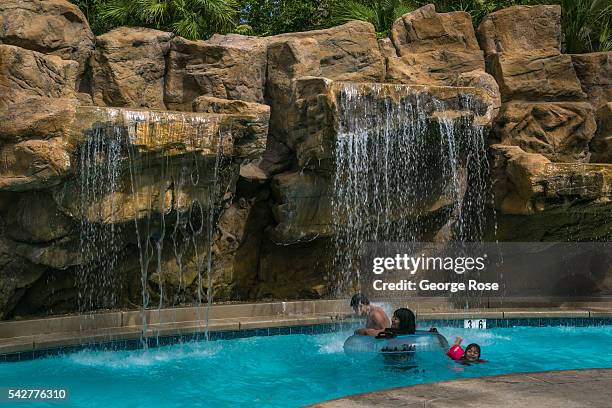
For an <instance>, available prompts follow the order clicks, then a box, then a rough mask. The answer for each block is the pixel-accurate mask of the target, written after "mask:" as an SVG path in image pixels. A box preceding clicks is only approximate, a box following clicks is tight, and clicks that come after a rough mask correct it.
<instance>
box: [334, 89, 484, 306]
mask: <svg viewBox="0 0 612 408" xmlns="http://www.w3.org/2000/svg"><path fill="white" fill-rule="evenodd" d="M337 110H338V116H339V117H338V134H337V138H336V145H335V174H334V179H333V198H332V213H333V220H334V222H335V232H336V233H335V238H334V246H335V257H334V271H336V272H335V273H339V274H340V275H341V277H339V278H337V279H336V281H337V282H341V283H340V287H339V288H338V291H339V292H340V293H343V294H348V292H350V291H352V290H355V289H356V284H357V283H358V282H359V280H360V277H359V273H360V272H359V267H358V265H359V256H360V251H361V249H362V247H363V244H364V243H366V242H414V241H432V240H462V241H479V240H481V239H482V234H483V230H484V214H483V212H484V206H485V201H486V198H487V184H486V183H487V179H488V173H487V172H488V163H487V156H486V149H485V140H484V137H485V130H484V129H483V127H482V126H477V125H473V124H472V117H471V115H470V111H471V100H470V98H469V97H468V96H462V97H460V98H459V100H453V101H446V100H441V99H436V98H435V97H433V96H432V94H431V93H429V91H428V90H427V89H420V88H414V89H413V88H410V87H407V86H402V85H383V84H350V83H345V84H342V88H341V89H340V90H339V92H338V96H337Z"/></svg>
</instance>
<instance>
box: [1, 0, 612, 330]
mask: <svg viewBox="0 0 612 408" xmlns="http://www.w3.org/2000/svg"><path fill="white" fill-rule="evenodd" d="M390 33H391V34H390V38H388V39H383V40H377V39H376V35H375V32H374V28H373V27H372V26H371V25H370V24H368V23H365V22H351V23H348V24H345V25H342V26H339V27H334V28H330V29H326V30H318V31H311V32H306V33H291V34H282V35H278V36H274V37H265V38H258V37H248V36H241V35H235V34H230V35H215V36H213V37H212V38H211V39H209V40H206V41H190V40H186V39H183V38H181V37H177V36H174V35H173V34H171V33H165V32H160V31H157V30H151V29H145V28H127V27H122V28H117V29H115V30H113V31H111V32H109V33H106V34H103V35H101V36H99V37H97V38H95V37H94V35H93V34H92V32H91V30H90V29H89V26H88V24H87V21H86V19H85V17H84V16H83V14H82V13H81V12H80V10H78V8H77V7H76V6H74V5H72V4H71V3H69V2H67V1H64V0H45V1H41V0H5V1H2V2H1V3H0V94H1V97H0V318H13V317H17V316H27V315H33V314H41V313H62V312H71V311H75V310H77V309H79V308H81V306H82V305H79V300H78V299H79V290H80V289H79V279H81V280H82V279H83V278H82V276H81V277H79V276H80V275H79V274H80V273H81V274H82V271H83V270H84V269H87V270H89V271H91V272H90V273H93V274H94V275H95V276H96V278H95V279H93V282H98V286H97V287H96V288H94V289H92V290H93V291H95V290H99V292H100V293H98V294H95V293H94V294H93V295H91V296H92V299H95V300H96V301H95V302H94V301H93V300H92V303H91V305H90V307H92V308H98V307H135V306H137V305H140V304H142V295H141V291H142V283H143V282H142V281H141V267H139V265H138V263H139V261H138V259H139V256H140V255H141V252H140V251H139V249H138V243H139V242H140V244H141V247H143V246H146V245H144V244H143V243H147V245H153V246H154V245H155V243H156V242H160V231H162V230H164V229H160V228H161V227H160V225H165V226H166V229H165V230H169V229H170V228H171V227H172V228H175V230H180V228H183V227H181V225H184V224H181V222H179V221H178V220H181V219H187V220H190V218H189V217H183V218H182V216H181V214H183V213H185V212H187V213H189V211H191V207H190V209H187V208H186V207H185V208H183V207H181V205H177V204H178V203H180V200H181V197H183V195H182V190H181V187H180V186H182V185H183V184H182V181H181V180H182V177H186V176H185V174H190V173H189V172H190V171H191V170H189V169H191V167H190V166H191V165H187V164H186V163H187V161H188V160H187V159H188V158H189V157H191V158H193V157H197V160H196V161H198V160H200V161H201V162H202V163H209V164H210V163H211V161H210V160H212V157H213V156H214V157H216V153H217V152H216V151H206V149H202V148H199V147H197V146H196V147H193V146H191V147H189V146H187V144H186V143H185V142H186V141H187V139H185V135H186V134H188V133H189V131H188V130H185V129H178V130H177V129H176V128H175V129H174V130H173V131H172V132H170V133H171V134H173V135H174V136H173V137H176V138H177V139H176V140H173V142H172V143H166V144H164V147H163V149H162V148H158V147H159V146H157V145H156V143H157V142H156V140H158V138H161V139H160V140H162V141H163V140H164V136H163V135H164V134H166V135H167V134H168V131H167V123H168V120H167V119H160V117H162V118H163V117H166V118H168V117H172V118H174V119H172V121H178V122H179V123H184V122H185V121H186V123H189V121H190V120H192V119H193V118H197V121H205V120H210V119H211V118H215V119H214V121H216V123H221V124H223V126H221V128H223V129H225V130H224V131H225V132H226V133H227V134H228V135H229V136H228V137H229V139H228V140H226V142H228V143H229V144H228V145H227V146H226V148H225V149H224V150H223V154H222V157H223V160H221V167H220V168H219V169H218V170H219V171H220V173H218V175H221V176H219V177H220V178H219V180H221V181H222V182H221V183H220V184H222V187H220V189H219V191H218V192H217V195H218V196H217V195H215V197H216V198H215V199H214V201H213V202H214V203H215V204H214V208H213V211H212V212H213V213H214V217H213V218H214V219H213V224H212V228H213V230H212V237H213V240H214V241H213V245H212V260H211V261H212V271H213V279H212V287H210V288H209V287H208V284H207V283H206V282H205V283H204V284H203V285H201V290H200V295H201V293H207V292H208V291H212V292H213V293H214V299H215V300H247V299H265V298H305V297H321V296H329V289H330V288H331V286H332V285H331V284H330V282H329V281H326V277H327V276H328V273H329V270H330V265H331V262H332V258H333V251H334V250H335V249H333V244H332V240H333V237H334V229H333V225H332V224H333V223H332V222H330V219H331V217H332V215H331V214H332V212H331V208H330V195H331V191H330V189H331V187H332V183H331V175H332V173H333V167H334V150H333V141H334V138H335V137H336V135H337V131H338V111H337V106H336V105H335V99H334V97H332V96H330V95H332V94H333V93H330V91H329V89H331V88H333V87H334V85H333V83H340V82H342V81H344V82H349V83H391V84H398V85H409V86H420V87H422V88H421V89H422V92H424V93H426V94H429V95H436V92H438V93H439V92H440V89H446V88H435V89H437V90H434V88H433V87H475V88H478V91H477V92H476V94H477V95H478V98H479V100H481V101H485V102H483V103H484V104H485V105H486V106H487V112H486V114H483V115H481V116H480V118H479V119H478V120H479V121H480V123H479V124H480V125H482V126H485V127H486V128H488V129H492V131H491V134H490V136H489V139H490V142H491V147H490V149H489V152H490V153H491V159H490V163H491V173H490V174H491V177H492V180H491V184H492V186H493V193H494V198H493V200H492V202H491V205H492V206H493V207H495V208H496V209H497V221H496V222H497V223H498V228H491V229H490V231H491V232H490V234H489V235H490V236H489V238H490V239H500V240H504V239H508V240H520V241H530V240H535V241H537V240H609V239H610V238H612V236H611V235H612V227H611V223H612V217H611V216H610V210H611V205H610V199H611V195H612V187H611V184H612V182H611V180H612V179H611V171H610V166H611V163H612V134H611V133H610V132H611V129H612V126H611V123H612V122H611V119H610V118H611V117H612V115H611V110H612V96H611V95H612V91H611V89H612V88H611V82H610V81H611V76H610V70H611V68H610V59H611V54H610V53H594V54H584V55H565V54H562V53H561V30H560V9H559V7H558V6H530V7H527V6H516V7H511V8H509V9H505V10H501V11H498V12H495V13H492V14H490V15H489V16H487V17H485V19H484V20H483V22H482V24H481V26H480V27H479V28H478V29H477V30H476V31H475V30H474V28H473V26H472V23H471V19H470V17H469V15H468V14H467V13H463V12H453V13H437V12H436V11H435V8H434V6H433V5H428V6H425V7H422V8H420V9H418V10H416V11H414V12H412V13H408V14H406V15H404V16H402V17H401V18H400V19H398V20H397V21H396V22H395V23H394V24H393V26H392V27H391V31H390ZM330 87H331V88H330ZM423 87H424V88H423ZM428 87H429V88H431V89H432V91H429V90H428ZM453 89H454V90H447V91H445V92H448V93H450V94H453V95H455V96H458V95H473V94H474V91H473V90H467V89H462V88H453ZM502 102H503V103H502ZM93 106H97V107H98V109H100V110H96V109H95V108H92V107H93ZM107 108H108V109H107ZM110 108H122V109H123V110H113V109H110ZM166 110H168V111H179V112H181V111H182V112H191V113H189V114H188V118H190V119H186V117H181V116H180V114H179V113H172V114H170V113H168V114H167V115H166V116H164V114H163V112H164V111H166ZM112 112H115V113H112ZM151 112H158V113H154V114H153V116H154V117H155V119H154V120H153V123H157V124H156V125H152V126H153V127H152V128H151V129H157V130H154V131H153V130H151V131H152V132H153V133H152V135H153V136H154V137H153V139H149V141H148V142H147V143H144V144H143V145H142V146H143V147H142V149H143V150H142V151H141V152H140V154H141V155H142V160H141V159H138V160H137V161H136V162H137V163H138V164H139V166H140V167H138V172H137V174H138V175H139V177H140V180H142V182H141V183H140V185H141V186H143V188H145V187H144V186H146V185H147V183H146V180H151V184H150V185H151V186H155V188H156V189H158V190H159V188H160V186H161V185H163V186H165V187H164V189H163V190H160V191H157V192H155V193H153V192H152V191H148V192H147V193H146V194H144V193H143V195H144V196H146V197H149V198H151V197H154V200H153V202H155V203H165V202H166V201H165V200H166V197H167V205H164V206H163V207H162V208H164V210H163V211H151V206H148V207H146V208H145V211H144V212H143V211H140V212H139V211H137V209H138V208H139V207H138V206H137V205H134V204H133V203H134V202H135V201H137V199H138V197H140V196H139V195H138V194H139V192H138V191H136V190H134V189H132V188H130V189H127V190H123V191H121V190H117V191H116V192H112V194H111V193H110V192H108V194H106V193H105V192H104V191H102V190H101V192H100V194H99V196H96V197H97V199H99V200H101V203H102V204H101V205H99V206H98V207H100V208H102V209H104V208H106V209H108V208H109V207H108V206H105V204H104V203H107V202H111V203H122V204H121V205H120V206H119V207H113V208H114V210H115V212H111V213H112V215H111V216H109V217H107V218H105V219H106V220H107V221H108V220H110V221H109V222H106V223H105V222H104V220H102V221H101V220H97V221H96V225H98V224H99V225H106V226H105V227H104V228H107V227H108V228H111V226H112V228H113V229H112V234H115V235H114V236H116V241H113V244H112V245H107V244H104V245H102V249H101V250H100V251H98V252H96V251H93V249H92V248H89V250H90V252H92V253H94V252H95V253H97V258H95V257H94V259H90V260H87V264H84V260H83V258H82V256H81V254H82V252H83V242H82V237H83V236H86V235H83V234H84V232H83V231H84V225H89V224H84V218H83V216H82V215H80V214H84V212H83V211H82V210H83V208H82V207H83V205H82V203H80V202H79V199H78V197H77V196H75V195H74V194H72V195H71V194H68V193H66V192H70V191H71V188H74V185H75V183H76V182H77V179H78V177H80V174H81V175H82V172H80V171H78V169H77V167H76V166H75V164H76V163H78V162H79V158H80V157H81V156H79V155H80V154H81V153H82V152H83V146H87V142H86V141H87V140H88V139H87V137H92V136H91V135H92V134H96V132H100V131H101V130H100V129H107V128H108V126H109V125H112V126H115V125H117V126H115V127H112V126H111V128H112V129H115V128H118V129H122V130H121V131H120V132H119V134H126V135H127V134H129V129H130V126H136V127H137V126H138V125H137V123H143V122H138V121H136V122H134V121H133V120H132V119H133V118H134V117H135V116H136V117H138V116H139V115H140V116H142V115H144V116H147V115H148V116H147V117H151ZM159 112H161V113H159ZM111 113H112V114H113V115H119V116H121V117H125V115H128V116H129V117H131V118H132V119H130V120H127V121H126V122H121V123H120V124H117V123H116V122H115V119H112V118H111V117H110V116H109V115H110V114H111ZM100 115H102V118H101V117H100ZM160 115H161V116H160ZM177 115H178V116H177ZM111 116H112V115H111ZM477 116H478V115H477ZM79 117H80V118H83V117H86V118H89V119H87V120H77V118H79ZM92 118H93V119H96V120H93V119H92ZM207 118H208V119H207ZM159 120H161V121H162V125H161V128H159V129H158V127H159V126H160V125H159ZM193 120H196V119H193ZM172 121H171V122H172ZM135 123H136V124H135ZM163 123H166V125H163ZM113 124H114V125H113ZM225 125H227V126H225ZM164 126H166V128H165V129H166V130H163V129H164ZM218 129H219V127H217V125H215V126H211V127H210V128H209V131H212V130H215V131H217V130H218ZM122 132H123V133H122ZM85 135H90V136H87V137H85ZM123 137H125V136H123ZM199 137H201V135H200V136H199ZM211 138H213V136H212V135H211V134H210V133H209V134H208V139H207V140H212V139H211ZM156 146H157V147H156ZM181 146H182V147H181ZM264 146H265V149H264ZM124 153H125V152H124ZM211 154H212V156H211ZM139 157H140V156H139ZM130 160H132V161H130ZM133 160H134V157H131V156H130V157H128V156H126V155H125V154H124V155H123V156H121V158H120V160H119V163H120V165H119V167H120V168H122V169H124V170H126V171H127V169H128V167H129V163H132V164H133V163H134V162H133ZM191 162H193V160H191ZM143 163H144V164H145V165H142V164H143ZM92 166H94V167H95V161H94V165H92ZM204 168H205V169H206V171H208V172H210V170H211V169H210V166H208V167H206V165H205V166H204ZM160 172H161V173H160ZM185 172H187V173H185ZM121 174H123V175H126V174H129V172H127V173H121ZM200 175H206V177H208V176H209V173H205V172H204V173H201V174H200ZM208 181H210V180H207V182H208ZM128 184H129V183H128ZM155 188H154V189H153V190H155ZM145 190H146V188H145ZM194 194H195V193H194ZM189 197H191V196H189ZM105 199H106V200H107V201H104V200H105ZM190 199H191V198H189V200H190ZM108 200H110V201H108ZM201 201H206V199H201ZM185 202H187V201H185ZM130 203H132V204H130ZM117 208H121V209H122V210H121V211H123V213H124V215H125V216H123V217H119V216H118V215H117V214H116V212H117V211H116V210H117ZM121 211H119V213H121ZM191 212H193V211H191ZM140 213H143V214H146V216H144V215H143V216H142V217H139V216H138V215H135V214H140ZM152 214H153V215H152ZM134 219H135V220H136V222H134ZM145 219H146V220H152V226H151V225H149V226H147V228H146V229H139V226H141V221H140V220H145ZM128 220H129V221H128ZM85 221H87V222H89V221H91V220H89V221H88V220H85ZM491 224H494V223H493V222H492V223H491ZM115 227H116V229H114V228H115ZM145 230H146V231H147V233H148V234H150V236H145V237H140V236H136V235H138V234H137V232H140V231H145ZM96 231H97V230H96ZM494 232H496V234H497V235H493V234H494ZM185 234H187V233H185ZM188 235H189V234H187V235H185V236H188ZM161 236H162V237H163V238H162V241H163V242H165V243H166V244H165V245H164V247H163V248H164V249H163V251H161V252H160V254H161V258H160V265H162V268H161V269H162V271H163V272H162V273H161V274H160V273H157V272H155V271H156V270H157V269H156V268H155V267H152V268H151V271H152V272H151V273H150V274H149V275H147V277H146V279H145V281H144V284H145V286H146V287H147V290H148V291H149V292H150V293H151V299H150V300H151V302H153V303H154V302H157V301H159V300H160V297H161V298H162V303H163V304H164V305H176V304H180V303H189V302H193V301H195V300H196V299H197V298H198V283H197V279H196V276H197V275H198V274H197V271H198V270H199V271H200V272H201V271H202V262H203V258H202V257H201V256H199V255H198V253H197V252H198V251H195V252H196V253H194V251H191V250H190V249H189V248H184V250H181V251H178V252H177V250H176V248H177V246H176V242H177V238H176V236H170V235H163V234H162V235H161ZM207 244H208V243H207ZM177 254H180V257H177ZM200 255H201V254H200ZM103 259H104V260H103ZM177 259H180V262H179V263H178V264H177ZM105 262H106V264H108V262H111V263H112V265H113V269H114V270H116V271H118V276H117V277H116V278H117V280H116V281H112V282H110V283H109V282H108V281H107V280H105V278H104V271H103V269H104V268H102V266H103V265H105ZM152 262H153V263H155V262H156V260H153V261H152ZM79 271H81V272H79ZM105 285H106V286H105ZM163 288H165V289H166V291H165V292H164V290H163ZM109 289H110V290H111V292H112V291H114V292H116V296H115V298H113V299H110V300H109V299H108V298H107V296H106V294H107V292H108V290H109ZM90 292H91V290H90ZM162 293H164V294H163V295H162ZM98 295H99V296H98Z"/></svg>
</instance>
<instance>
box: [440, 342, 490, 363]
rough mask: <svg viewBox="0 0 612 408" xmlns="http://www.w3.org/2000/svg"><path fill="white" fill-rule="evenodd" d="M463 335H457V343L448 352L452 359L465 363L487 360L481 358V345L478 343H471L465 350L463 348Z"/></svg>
mask: <svg viewBox="0 0 612 408" xmlns="http://www.w3.org/2000/svg"><path fill="white" fill-rule="evenodd" d="M462 341H463V337H461V336H457V337H456V338H455V344H454V345H453V346H452V347H451V348H450V349H449V350H448V352H447V353H446V355H447V356H449V357H450V358H451V359H453V360H456V361H460V362H464V363H484V362H485V360H481V359H480V346H479V345H478V344H476V343H472V344H469V345H468V346H467V347H466V348H465V351H463V349H462V348H461V342H462Z"/></svg>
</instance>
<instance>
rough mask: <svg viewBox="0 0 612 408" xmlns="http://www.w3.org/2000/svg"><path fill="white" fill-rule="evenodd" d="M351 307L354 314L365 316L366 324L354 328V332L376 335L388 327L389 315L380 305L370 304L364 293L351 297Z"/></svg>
mask: <svg viewBox="0 0 612 408" xmlns="http://www.w3.org/2000/svg"><path fill="white" fill-rule="evenodd" d="M351 308H352V309H353V311H354V312H355V314H357V315H359V316H366V317H367V320H366V326H365V327H362V328H360V329H357V330H355V334H360V335H363V336H377V335H378V334H379V333H380V332H383V331H384V330H385V328H386V327H389V323H390V321H389V316H387V314H386V313H385V311H384V310H383V309H382V308H381V307H378V306H374V305H371V304H370V300H369V299H368V298H367V296H366V295H364V294H362V293H357V294H356V295H354V296H353V297H352V298H351Z"/></svg>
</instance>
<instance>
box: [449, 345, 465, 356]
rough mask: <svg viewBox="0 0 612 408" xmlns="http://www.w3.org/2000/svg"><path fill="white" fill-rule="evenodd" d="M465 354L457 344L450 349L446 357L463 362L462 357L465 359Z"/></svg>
mask: <svg viewBox="0 0 612 408" xmlns="http://www.w3.org/2000/svg"><path fill="white" fill-rule="evenodd" d="M463 354H464V351H463V349H462V348H461V346H458V345H456V344H455V345H454V346H453V347H451V348H450V349H448V352H447V353H446V355H447V356H449V357H450V358H452V359H453V360H461V357H463Z"/></svg>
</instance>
